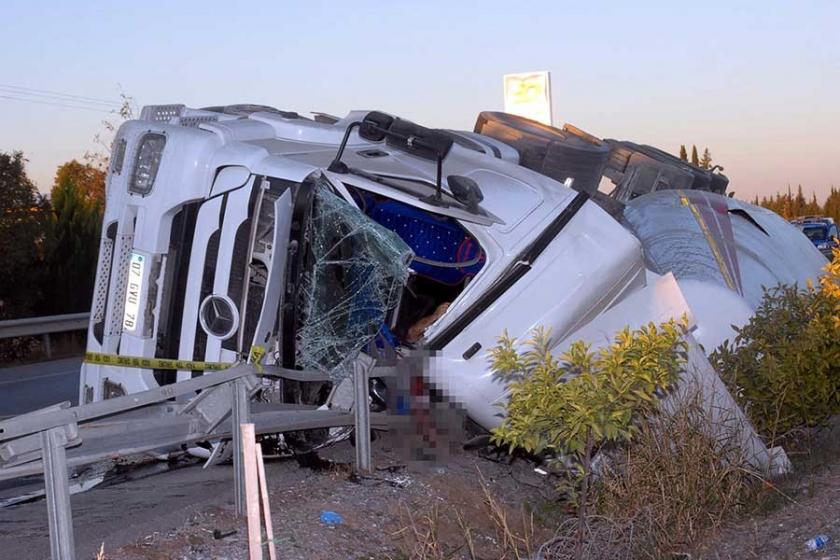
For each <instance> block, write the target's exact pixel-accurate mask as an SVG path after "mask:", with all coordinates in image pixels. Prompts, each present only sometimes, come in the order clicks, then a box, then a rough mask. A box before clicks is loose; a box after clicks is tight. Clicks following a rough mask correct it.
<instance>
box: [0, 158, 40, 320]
mask: <svg viewBox="0 0 840 560" xmlns="http://www.w3.org/2000/svg"><path fill="white" fill-rule="evenodd" d="M25 162H26V160H25V159H24V157H23V154H22V153H21V152H12V153H2V152H0V257H1V259H2V263H3V266H2V268H0V319H9V318H15V317H24V316H27V315H32V314H33V313H34V310H35V308H36V306H37V305H38V303H39V301H40V300H41V293H40V291H39V285H40V284H41V281H42V279H43V262H44V251H43V243H44V226H45V224H46V220H47V211H48V208H49V204H48V203H47V201H46V200H45V199H44V197H43V196H41V195H40V194H39V193H38V191H37V189H36V188H35V185H34V184H33V183H32V181H30V180H29V177H27V175H26V169H25Z"/></svg>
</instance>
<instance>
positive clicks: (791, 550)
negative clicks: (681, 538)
mask: <svg viewBox="0 0 840 560" xmlns="http://www.w3.org/2000/svg"><path fill="white" fill-rule="evenodd" d="M809 447H810V448H811V451H810V452H807V453H806V452H804V451H801V452H799V453H797V452H796V451H791V459H792V461H793V463H794V468H795V471H794V473H792V474H791V475H790V476H788V477H786V478H785V479H782V480H778V481H774V484H773V486H770V485H765V486H764V488H763V489H762V492H761V494H762V495H761V496H760V497H759V499H758V503H757V504H755V505H753V506H750V508H749V511H748V512H746V513H745V515H744V517H743V518H742V519H740V520H738V521H736V522H734V523H731V524H729V525H728V526H727V527H725V528H724V529H723V530H722V531H720V532H719V533H718V534H715V535H712V536H710V538H709V540H708V541H707V542H705V543H703V544H702V545H701V546H700V547H698V549H697V550H696V551H695V553H694V555H693V557H694V558H704V559H709V560H712V559H714V560H729V559H742V558H744V559H749V558H761V559H766V560H776V559H778V560H783V559H788V558H791V559H793V558H813V559H819V560H840V418H836V419H835V421H834V423H833V426H832V428H830V429H827V430H825V431H823V432H821V433H819V434H818V435H816V436H815V439H814V441H813V443H812V444H811V445H810V446H809ZM817 535H827V536H828V537H829V538H830V539H831V542H829V544H828V545H827V546H826V547H825V548H823V549H822V550H820V551H817V552H808V551H807V550H806V548H805V542H806V541H807V540H808V539H811V538H813V537H815V536H817Z"/></svg>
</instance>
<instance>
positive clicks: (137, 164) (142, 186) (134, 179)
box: [128, 132, 166, 196]
mask: <svg viewBox="0 0 840 560" xmlns="http://www.w3.org/2000/svg"><path fill="white" fill-rule="evenodd" d="M164 146H166V136H164V135H163V134H158V133H156V132H149V133H147V134H145V135H144V136H143V138H141V139H140V146H139V147H138V148H137V156H136V157H135V158H134V171H132V172H131V182H130V183H129V184H128V190H129V191H130V192H132V193H134V194H139V195H142V196H146V195H147V194H149V193H150V192H151V191H152V187H153V186H154V185H155V177H156V176H157V172H158V167H160V160H161V157H162V156H163V147H164Z"/></svg>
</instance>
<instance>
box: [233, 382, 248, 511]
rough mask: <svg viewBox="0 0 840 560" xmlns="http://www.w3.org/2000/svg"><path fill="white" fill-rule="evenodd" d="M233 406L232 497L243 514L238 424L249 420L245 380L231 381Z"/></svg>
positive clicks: (241, 446) (242, 475)
mask: <svg viewBox="0 0 840 560" xmlns="http://www.w3.org/2000/svg"><path fill="white" fill-rule="evenodd" d="M232 392H233V406H232V409H231V426H230V428H231V437H232V438H233V497H234V502H235V503H236V515H240V516H241V515H245V469H244V463H243V455H242V454H243V449H244V448H243V443H242V431H241V430H240V426H241V425H242V424H247V423H249V422H250V421H251V413H250V402H249V401H250V399H249V398H248V388H247V387H246V386H245V381H244V380H242V379H237V380H236V381H234V382H233V391H232Z"/></svg>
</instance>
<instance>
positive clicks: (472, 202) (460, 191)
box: [446, 175, 484, 212]
mask: <svg viewBox="0 0 840 560" xmlns="http://www.w3.org/2000/svg"><path fill="white" fill-rule="evenodd" d="M446 183H447V184H448V185H449V191H450V192H451V193H452V196H453V197H455V200H457V201H458V202H460V203H461V204H463V205H464V206H466V207H467V209H468V210H469V211H470V212H477V211H478V203H479V202H481V201H482V200H484V193H482V192H481V187H479V186H478V183H476V182H475V181H473V180H472V179H470V178H469V177H464V176H463V175H449V176H448V177H447V178H446Z"/></svg>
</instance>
